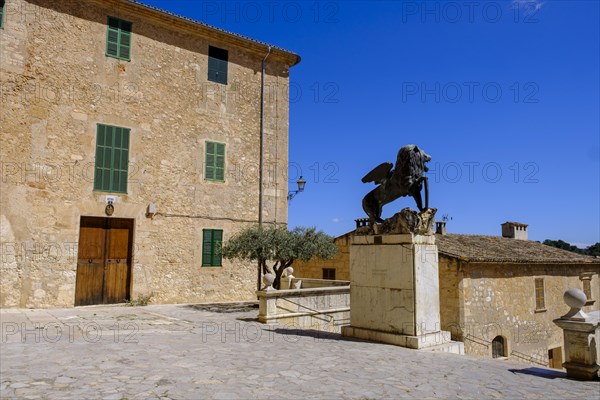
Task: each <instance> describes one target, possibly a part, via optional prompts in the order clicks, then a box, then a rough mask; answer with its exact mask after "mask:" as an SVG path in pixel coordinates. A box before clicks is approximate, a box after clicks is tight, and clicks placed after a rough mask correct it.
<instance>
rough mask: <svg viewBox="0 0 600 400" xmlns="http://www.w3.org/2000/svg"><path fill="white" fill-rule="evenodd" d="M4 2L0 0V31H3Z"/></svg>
mask: <svg viewBox="0 0 600 400" xmlns="http://www.w3.org/2000/svg"><path fill="white" fill-rule="evenodd" d="M4 4H5V1H4V0H0V29H4Z"/></svg>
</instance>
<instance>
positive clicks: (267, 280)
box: [262, 274, 275, 290]
mask: <svg viewBox="0 0 600 400" xmlns="http://www.w3.org/2000/svg"><path fill="white" fill-rule="evenodd" d="M262 281H263V283H264V284H265V290H273V282H275V275H273V274H265V275H264V276H263V278H262Z"/></svg>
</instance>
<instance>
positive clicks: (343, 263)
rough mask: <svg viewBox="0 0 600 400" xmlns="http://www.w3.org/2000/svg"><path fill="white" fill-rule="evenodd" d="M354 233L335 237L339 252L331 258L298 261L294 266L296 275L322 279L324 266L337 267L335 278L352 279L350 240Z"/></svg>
mask: <svg viewBox="0 0 600 400" xmlns="http://www.w3.org/2000/svg"><path fill="white" fill-rule="evenodd" d="M351 238H352V235H344V236H340V237H338V238H336V239H335V244H336V246H337V248H338V254H337V255H336V256H335V258H332V259H331V260H323V259H318V258H314V259H312V260H310V261H306V262H304V261H296V262H294V265H293V266H292V267H293V268H294V276H297V277H299V278H312V279H322V278H323V268H333V269H335V279H337V280H342V281H349V280H350V240H351Z"/></svg>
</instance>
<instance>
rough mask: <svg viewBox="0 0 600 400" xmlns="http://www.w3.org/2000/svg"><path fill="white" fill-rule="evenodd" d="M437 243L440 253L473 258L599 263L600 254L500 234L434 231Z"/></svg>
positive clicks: (517, 261)
mask: <svg viewBox="0 0 600 400" xmlns="http://www.w3.org/2000/svg"><path fill="white" fill-rule="evenodd" d="M436 244H437V246H438V250H439V252H440V254H444V255H446V256H450V257H455V258H461V259H465V260H466V261H474V262H501V263H536V264H541V263H547V264H558V263H560V264H589V263H592V264H600V258H596V257H590V256H585V255H582V254H577V253H573V252H570V251H566V250H561V249H558V248H556V247H552V246H547V245H545V244H542V243H539V242H533V241H530V240H518V239H509V238H505V237H501V236H483V235H458V234H446V235H436Z"/></svg>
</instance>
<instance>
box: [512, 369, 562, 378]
mask: <svg viewBox="0 0 600 400" xmlns="http://www.w3.org/2000/svg"><path fill="white" fill-rule="evenodd" d="M509 371H510V372H512V373H513V374H524V375H534V376H539V377H540V378H546V379H556V378H563V379H565V378H566V377H567V374H566V373H564V372H562V371H558V370H556V371H552V370H550V369H545V368H536V367H531V368H523V369H514V368H513V369H509Z"/></svg>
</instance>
